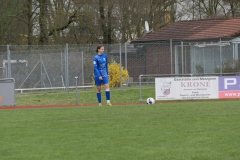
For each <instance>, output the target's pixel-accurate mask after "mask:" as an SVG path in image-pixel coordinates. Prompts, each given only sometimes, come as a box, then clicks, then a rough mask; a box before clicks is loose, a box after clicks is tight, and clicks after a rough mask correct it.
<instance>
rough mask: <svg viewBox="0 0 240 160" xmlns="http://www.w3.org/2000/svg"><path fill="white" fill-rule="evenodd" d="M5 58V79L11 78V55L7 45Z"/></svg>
mask: <svg viewBox="0 0 240 160" xmlns="http://www.w3.org/2000/svg"><path fill="white" fill-rule="evenodd" d="M7 57H8V67H7V73H8V75H7V78H12V75H11V70H12V69H11V53H10V49H9V45H7Z"/></svg>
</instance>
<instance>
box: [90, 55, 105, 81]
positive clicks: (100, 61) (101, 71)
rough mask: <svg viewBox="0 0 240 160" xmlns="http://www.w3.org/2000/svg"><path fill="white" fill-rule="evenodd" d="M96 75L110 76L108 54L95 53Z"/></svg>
mask: <svg viewBox="0 0 240 160" xmlns="http://www.w3.org/2000/svg"><path fill="white" fill-rule="evenodd" d="M93 66H94V77H100V76H101V77H107V76H108V59H107V55H106V54H105V53H103V54H102V55H99V54H97V55H95V56H94V58H93Z"/></svg>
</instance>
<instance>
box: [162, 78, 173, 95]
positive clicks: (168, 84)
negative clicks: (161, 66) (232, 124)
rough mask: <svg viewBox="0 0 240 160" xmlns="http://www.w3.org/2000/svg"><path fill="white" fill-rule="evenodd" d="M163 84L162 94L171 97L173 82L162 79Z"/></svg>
mask: <svg viewBox="0 0 240 160" xmlns="http://www.w3.org/2000/svg"><path fill="white" fill-rule="evenodd" d="M161 82H162V86H161V92H162V93H163V95H165V96H166V95H169V94H170V93H171V92H170V88H171V81H169V82H167V81H166V79H161Z"/></svg>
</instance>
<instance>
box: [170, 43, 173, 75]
mask: <svg viewBox="0 0 240 160" xmlns="http://www.w3.org/2000/svg"><path fill="white" fill-rule="evenodd" d="M170 53H171V74H173V68H172V67H173V66H172V65H173V63H172V62H173V61H172V54H173V53H172V39H170Z"/></svg>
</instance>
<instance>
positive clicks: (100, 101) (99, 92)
mask: <svg viewBox="0 0 240 160" xmlns="http://www.w3.org/2000/svg"><path fill="white" fill-rule="evenodd" d="M94 80H95V85H96V89H97V100H98V105H99V106H102V98H101V80H99V78H95V79H94Z"/></svg>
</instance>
